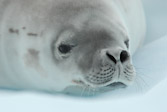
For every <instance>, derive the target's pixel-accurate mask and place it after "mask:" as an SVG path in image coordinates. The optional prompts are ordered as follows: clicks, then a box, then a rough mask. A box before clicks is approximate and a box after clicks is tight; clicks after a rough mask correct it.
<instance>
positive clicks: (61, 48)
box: [58, 44, 72, 54]
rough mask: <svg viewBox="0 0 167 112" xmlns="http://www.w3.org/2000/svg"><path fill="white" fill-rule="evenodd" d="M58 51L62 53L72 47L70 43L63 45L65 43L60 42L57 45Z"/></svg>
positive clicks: (67, 51)
mask: <svg viewBox="0 0 167 112" xmlns="http://www.w3.org/2000/svg"><path fill="white" fill-rule="evenodd" d="M58 49H59V51H60V52H61V53H63V54H67V53H69V52H70V51H71V49H72V46H70V45H65V44H61V45H60V46H59V47H58Z"/></svg>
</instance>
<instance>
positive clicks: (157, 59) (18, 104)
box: [0, 0, 167, 112]
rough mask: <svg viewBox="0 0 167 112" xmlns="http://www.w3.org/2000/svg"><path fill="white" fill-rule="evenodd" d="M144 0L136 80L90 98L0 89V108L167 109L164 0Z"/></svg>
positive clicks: (54, 111) (28, 111) (6, 111)
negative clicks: (142, 42)
mask: <svg viewBox="0 0 167 112" xmlns="http://www.w3.org/2000/svg"><path fill="white" fill-rule="evenodd" d="M143 3H144V8H145V12H146V19H147V29H148V30H147V37H146V41H145V45H144V47H143V48H141V49H140V50H139V51H138V52H137V53H136V54H135V55H134V58H133V60H134V64H135V66H136V68H137V72H138V74H139V75H140V77H139V80H138V83H136V84H135V85H134V86H132V87H129V88H127V89H123V90H122V89H120V90H117V91H113V92H109V93H105V94H103V95H100V96H98V97H90V98H79V97H70V96H64V95H48V94H43V93H34V92H14V93H13V92H9V91H8V92H7V91H2V90H1V91H0V112H67V111H68V112H107V111H109V112H167V0H143ZM148 54H149V55H148ZM141 60H142V61H141ZM125 96H126V97H125Z"/></svg>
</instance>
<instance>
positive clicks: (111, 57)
mask: <svg viewBox="0 0 167 112" xmlns="http://www.w3.org/2000/svg"><path fill="white" fill-rule="evenodd" d="M106 55H107V56H108V58H109V59H110V60H112V61H113V62H114V63H115V64H116V63H117V61H116V59H115V58H114V56H112V55H111V54H109V53H108V52H107V53H106Z"/></svg>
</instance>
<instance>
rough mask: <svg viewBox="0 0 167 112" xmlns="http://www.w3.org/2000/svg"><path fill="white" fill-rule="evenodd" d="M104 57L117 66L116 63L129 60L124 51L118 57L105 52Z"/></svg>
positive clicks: (127, 54)
mask: <svg viewBox="0 0 167 112" xmlns="http://www.w3.org/2000/svg"><path fill="white" fill-rule="evenodd" d="M106 56H107V57H108V59H110V60H111V61H113V62H114V63H115V64H117V61H119V60H120V61H121V63H124V62H125V61H127V60H128V59H129V53H128V52H127V51H125V50H122V51H121V53H120V55H118V56H114V55H112V53H110V52H106Z"/></svg>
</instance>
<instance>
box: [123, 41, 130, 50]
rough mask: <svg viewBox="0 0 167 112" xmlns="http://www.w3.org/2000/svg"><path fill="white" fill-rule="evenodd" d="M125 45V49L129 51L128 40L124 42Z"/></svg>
mask: <svg viewBox="0 0 167 112" xmlns="http://www.w3.org/2000/svg"><path fill="white" fill-rule="evenodd" d="M124 43H125V45H126V47H127V48H128V49H129V39H128V40H125V42H124Z"/></svg>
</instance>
